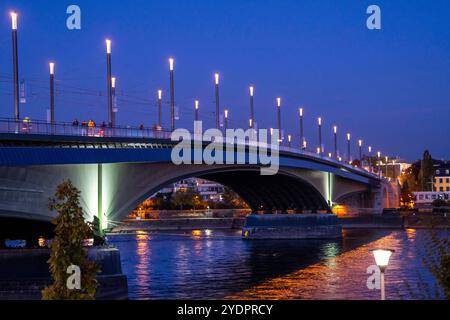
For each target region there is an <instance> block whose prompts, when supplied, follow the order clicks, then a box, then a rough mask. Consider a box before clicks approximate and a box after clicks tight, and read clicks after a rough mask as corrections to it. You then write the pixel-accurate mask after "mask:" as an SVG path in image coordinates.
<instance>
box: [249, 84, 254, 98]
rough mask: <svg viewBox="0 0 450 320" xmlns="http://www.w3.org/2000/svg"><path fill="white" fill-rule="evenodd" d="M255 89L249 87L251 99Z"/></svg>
mask: <svg viewBox="0 0 450 320" xmlns="http://www.w3.org/2000/svg"><path fill="white" fill-rule="evenodd" d="M254 90H255V88H254V87H253V86H250V96H251V97H253V93H254Z"/></svg>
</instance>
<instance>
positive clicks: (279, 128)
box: [277, 97, 281, 142]
mask: <svg viewBox="0 0 450 320" xmlns="http://www.w3.org/2000/svg"><path fill="white" fill-rule="evenodd" d="M277 118H278V142H281V98H280V97H278V98H277Z"/></svg>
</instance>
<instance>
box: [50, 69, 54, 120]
mask: <svg viewBox="0 0 450 320" xmlns="http://www.w3.org/2000/svg"><path fill="white" fill-rule="evenodd" d="M49 68H50V124H51V125H54V124H55V63H53V62H50V63H49Z"/></svg>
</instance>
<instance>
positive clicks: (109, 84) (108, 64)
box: [105, 39, 114, 127]
mask: <svg viewBox="0 0 450 320" xmlns="http://www.w3.org/2000/svg"><path fill="white" fill-rule="evenodd" d="M105 42H106V85H107V92H108V123H109V126H110V127H112V126H114V123H113V115H112V112H113V110H112V108H113V107H112V76H111V40H110V39H106V40H105Z"/></svg>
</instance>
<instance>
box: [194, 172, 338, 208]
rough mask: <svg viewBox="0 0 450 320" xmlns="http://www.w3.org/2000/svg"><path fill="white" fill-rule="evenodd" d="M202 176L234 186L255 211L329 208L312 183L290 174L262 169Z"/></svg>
mask: <svg viewBox="0 0 450 320" xmlns="http://www.w3.org/2000/svg"><path fill="white" fill-rule="evenodd" d="M199 177H201V178H203V179H207V180H211V181H215V182H218V183H220V184H222V185H225V186H228V187H230V188H231V189H233V190H234V191H235V192H236V193H237V194H238V195H239V196H241V198H242V199H243V200H244V201H245V202H246V203H247V204H248V205H249V206H250V208H251V209H252V210H253V211H263V212H265V213H272V212H275V211H278V212H281V213H286V212H287V211H288V210H292V211H294V212H302V211H304V210H311V211H318V210H329V209H330V208H329V206H328V204H327V203H326V201H325V199H324V198H323V196H322V195H321V194H320V192H318V191H317V190H316V189H315V188H314V187H313V186H312V185H311V184H309V183H307V182H306V181H303V180H301V179H299V178H295V177H293V176H290V175H286V174H277V175H274V176H261V175H260V174H259V172H258V171H233V172H217V173H210V174H205V175H199Z"/></svg>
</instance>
